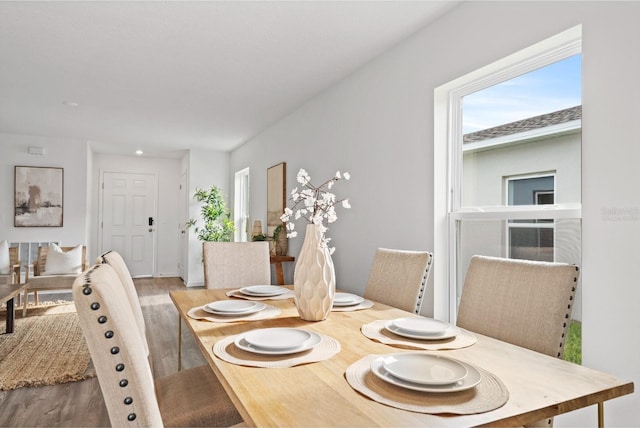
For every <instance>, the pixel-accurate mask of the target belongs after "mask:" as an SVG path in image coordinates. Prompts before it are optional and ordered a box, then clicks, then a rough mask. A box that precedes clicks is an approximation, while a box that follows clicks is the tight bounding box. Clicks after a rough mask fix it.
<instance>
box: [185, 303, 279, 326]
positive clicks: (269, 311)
mask: <svg viewBox="0 0 640 428" xmlns="http://www.w3.org/2000/svg"><path fill="white" fill-rule="evenodd" d="M266 306H267V307H266V308H264V309H263V310H261V311H259V312H255V313H253V314H249V315H244V316H239V315H236V316H232V315H216V314H212V313H210V312H207V311H205V310H204V309H202V306H196V307H195V308H192V309H190V310H189V312H187V315H188V316H189V318H193V319H196V320H205V321H211V322H236V321H257V320H266V319H269V318H274V317H277V316H278V315H280V313H282V311H281V310H280V308H277V307H275V306H271V305H266Z"/></svg>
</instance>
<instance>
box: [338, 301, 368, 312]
mask: <svg viewBox="0 0 640 428" xmlns="http://www.w3.org/2000/svg"><path fill="white" fill-rule="evenodd" d="M372 307H373V302H372V301H371V300H364V301H363V302H360V303H358V304H357V305H353V306H334V307H332V308H331V312H351V311H360V310H362V309H369V308H372Z"/></svg>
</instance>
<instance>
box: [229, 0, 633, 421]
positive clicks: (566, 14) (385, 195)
mask: <svg viewBox="0 0 640 428" xmlns="http://www.w3.org/2000/svg"><path fill="white" fill-rule="evenodd" d="M638 16H640V3H638V2H577V1H576V2H467V3H464V4H462V5H460V6H458V7H457V8H455V9H453V10H452V11H451V12H450V13H449V14H447V15H445V16H444V17H442V18H441V19H440V20H438V21H437V22H435V23H434V24H433V25H431V26H429V27H427V28H426V29H424V30H423V31H421V32H419V33H417V34H416V35H415V36H413V37H411V38H410V39H408V40H406V41H405V42H404V43H401V44H400V45H398V46H397V47H395V48H394V49H392V50H390V51H388V52H386V53H385V54H384V55H382V56H380V57H379V58H378V59H376V60H375V61H372V62H371V63H370V64H368V65H367V66H366V67H364V68H362V69H360V70H359V71H358V72H356V73H354V74H353V75H352V76H350V77H349V78H347V79H345V80H344V81H342V82H341V83H340V84H338V85H336V86H335V87H333V88H330V89H329V90H328V91H326V92H324V93H322V94H321V95H319V96H318V97H317V98H315V99H313V100H311V101H309V102H308V103H307V104H305V105H304V106H302V107H301V108H299V109H298V110H296V111H294V112H293V113H291V114H290V115H289V116H288V117H286V118H284V119H282V120H281V121H280V122H278V123H276V124H275V125H274V126H273V127H271V128H270V129H268V130H266V131H264V132H263V133H262V134H260V135H258V136H256V137H255V138H254V139H252V140H251V141H249V142H247V143H246V144H245V145H244V146H243V147H241V148H239V149H237V150H235V151H234V152H233V153H232V155H231V171H236V170H238V169H241V168H244V167H246V166H249V167H250V168H251V172H252V176H251V180H252V181H251V189H252V193H256V192H258V193H259V192H262V189H264V188H265V187H264V186H263V184H262V183H263V180H264V178H262V174H259V175H257V173H258V172H259V171H264V175H265V176H266V168H267V167H268V166H270V165H273V164H275V163H277V162H280V161H285V162H287V171H288V174H287V188H288V189H291V188H292V187H294V186H295V174H296V172H297V170H298V169H299V168H300V167H304V168H305V169H307V170H308V171H309V173H310V174H311V177H312V179H325V178H328V177H329V176H330V175H331V174H333V173H334V172H335V170H337V169H340V170H348V171H350V172H351V173H352V179H351V181H349V182H347V183H342V182H341V183H338V185H337V186H336V187H335V188H334V189H335V190H336V193H338V194H339V195H346V196H351V205H352V206H353V208H352V209H351V210H350V211H344V210H340V211H339V212H338V221H337V222H336V223H335V225H334V226H332V227H331V229H330V231H329V236H331V237H332V238H333V242H334V244H335V245H336V247H337V250H336V252H335V254H334V263H335V266H336V277H337V285H338V287H341V288H344V289H347V290H350V291H355V292H362V291H363V289H364V286H365V284H366V279H367V277H368V270H369V268H370V265H371V260H372V258H373V253H374V251H375V248H376V247H395V248H404V249H431V248H433V246H434V242H433V231H432V229H433V213H432V211H433V203H432V201H433V195H434V189H433V101H434V100H433V90H434V88H436V87H438V86H440V85H441V84H443V83H446V82H448V81H450V80H453V79H455V78H457V77H459V76H461V75H464V74H466V73H469V72H471V71H473V70H475V69H477V68H480V67H482V66H484V65H486V64H488V63H491V62H493V61H495V60H497V59H500V58H502V57H505V56H507V55H510V54H512V53H514V52H516V51H519V50H520V49H523V48H525V47H527V46H530V45H532V44H534V43H537V42H539V41H541V40H543V39H545V38H548V37H550V36H552V35H554V34H557V33H559V32H561V31H563V30H566V29H568V28H571V27H573V26H575V25H577V24H582V25H583V27H582V28H583V146H582V154H583V156H582V174H583V183H582V202H583V229H582V230H583V259H582V265H583V266H582V285H583V311H582V315H583V363H584V365H586V366H589V367H593V368H596V369H601V370H604V371H607V372H609V373H612V374H614V375H616V376H618V377H621V378H624V379H626V380H631V381H634V382H636V383H638V382H639V381H640V365H639V364H637V355H638V354H639V353H640V340H637V335H636V334H635V333H634V332H636V331H638V330H639V329H640V318H638V317H637V316H636V315H635V314H636V311H637V309H636V307H637V304H638V302H640V287H638V286H637V282H638V281H637V279H636V269H635V266H636V264H637V261H636V259H637V255H638V251H637V248H636V243H637V242H638V240H639V239H640V227H639V225H638V221H639V220H640V192H638V190H637V186H638V183H639V182H640V171H639V170H638V168H637V167H636V164H637V162H638V159H639V154H640V145H638V142H637V136H636V134H637V131H636V130H635V128H636V127H635V123H636V122H637V118H636V116H637V112H638V110H637V99H638V97H639V96H640V83H638V82H639V80H638V78H637V77H638V76H640V58H639V56H638V55H637V54H636V52H635V51H636V48H637V46H640V27H638V25H637V17H638ZM256 175H257V177H260V178H259V179H254V177H256ZM254 184H257V185H258V187H255V186H254ZM343 184H344V185H343ZM251 216H252V218H261V217H262V218H264V216H266V199H263V198H262V197H261V196H257V197H254V196H252V198H251ZM301 242H302V237H299V238H295V239H293V240H290V254H293V255H297V253H298V251H299V249H300V245H301ZM435 257H439V255H438V254H435ZM430 292H431V293H432V292H433V290H432V288H431V289H430ZM423 308H424V310H423V313H424V314H429V311H430V310H431V309H430V308H432V301H430V299H429V297H427V299H426V301H425V305H424V306H423ZM638 407H640V396H638V394H633V395H631V396H626V397H623V398H619V399H616V400H613V401H611V402H608V403H607V404H606V406H605V408H606V412H605V416H606V423H607V425H609V426H637V425H638V424H639V423H640V417H638V416H637V410H636V408H638ZM595 424H596V413H595V408H594V407H591V408H589V409H586V410H584V411H580V412H574V413H572V414H571V415H567V416H562V417H558V418H556V426H595Z"/></svg>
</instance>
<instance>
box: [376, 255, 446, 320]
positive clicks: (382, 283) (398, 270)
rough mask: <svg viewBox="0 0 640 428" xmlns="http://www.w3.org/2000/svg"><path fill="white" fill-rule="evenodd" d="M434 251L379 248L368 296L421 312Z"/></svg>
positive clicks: (413, 311)
mask: <svg viewBox="0 0 640 428" xmlns="http://www.w3.org/2000/svg"><path fill="white" fill-rule="evenodd" d="M432 260H433V254H432V253H430V252H427V251H407V250H394V249H388V248H378V249H377V250H376V254H375V256H374V259H373V265H372V266H371V271H370V272H369V280H368V281H367V287H366V289H365V292H364V297H365V298H367V299H370V300H374V301H376V302H380V303H384V304H386V305H389V306H393V307H394V308H399V309H403V310H405V311H408V312H412V313H415V314H418V313H420V308H421V307H422V300H423V298H424V289H425V286H426V284H427V280H428V279H429V274H430V272H431V264H432Z"/></svg>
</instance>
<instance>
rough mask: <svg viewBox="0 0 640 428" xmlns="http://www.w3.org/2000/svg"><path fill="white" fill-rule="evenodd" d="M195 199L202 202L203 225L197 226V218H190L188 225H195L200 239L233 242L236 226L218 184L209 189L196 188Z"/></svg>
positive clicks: (188, 226)
mask: <svg viewBox="0 0 640 428" xmlns="http://www.w3.org/2000/svg"><path fill="white" fill-rule="evenodd" d="M193 197H194V199H195V200H196V201H198V202H202V207H201V208H200V214H201V216H202V221H203V226H202V227H199V226H196V220H194V219H190V220H189V221H188V222H187V224H186V227H187V228H190V227H193V226H196V227H195V229H194V230H195V232H196V236H197V237H198V239H199V240H200V241H212V242H231V241H233V233H234V232H235V230H236V228H235V225H234V223H233V220H232V219H231V213H230V212H229V210H228V209H227V203H226V202H225V199H224V194H223V193H222V190H220V188H219V187H217V186H215V185H214V186H211V187H210V188H209V189H199V188H196V192H195V194H194V195H193Z"/></svg>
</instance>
